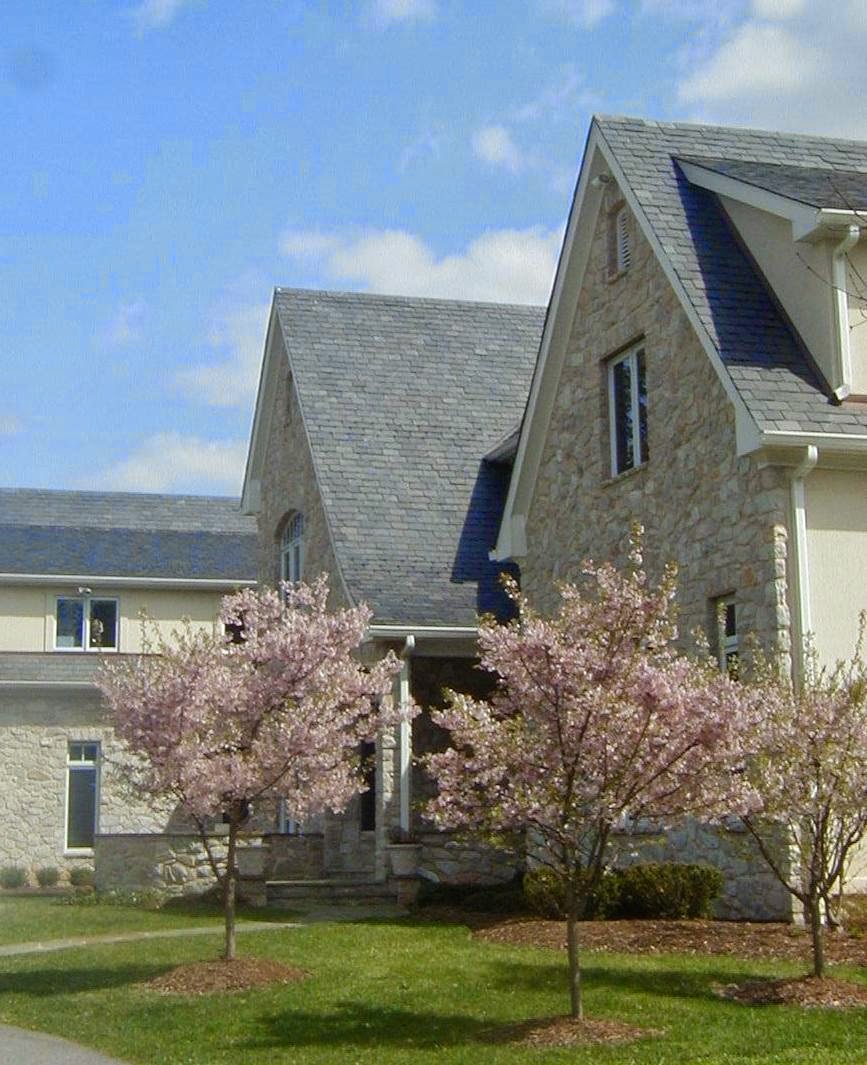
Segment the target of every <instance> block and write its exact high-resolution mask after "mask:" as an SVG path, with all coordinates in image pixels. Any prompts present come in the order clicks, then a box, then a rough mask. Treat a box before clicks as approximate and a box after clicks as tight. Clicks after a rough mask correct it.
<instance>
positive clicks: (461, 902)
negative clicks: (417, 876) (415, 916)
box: [418, 876, 527, 913]
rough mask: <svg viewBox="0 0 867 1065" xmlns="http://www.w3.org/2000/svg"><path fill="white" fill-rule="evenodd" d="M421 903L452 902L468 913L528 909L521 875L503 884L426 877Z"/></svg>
mask: <svg viewBox="0 0 867 1065" xmlns="http://www.w3.org/2000/svg"><path fill="white" fill-rule="evenodd" d="M418 904H419V906H421V907H424V906H448V907H449V908H452V909H456V910H465V911H467V912H468V913H519V912H521V911H522V910H526V908H527V905H526V901H525V899H524V892H523V890H522V887H521V877H520V876H518V877H516V878H515V879H513V880H508V881H505V882H504V883H501V884H484V885H481V884H437V883H433V882H432V881H430V880H422V882H421V887H420V890H419V898H418Z"/></svg>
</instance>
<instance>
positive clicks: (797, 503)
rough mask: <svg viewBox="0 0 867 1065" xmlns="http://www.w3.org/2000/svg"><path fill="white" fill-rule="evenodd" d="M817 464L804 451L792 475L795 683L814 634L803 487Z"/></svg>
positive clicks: (814, 452)
mask: <svg viewBox="0 0 867 1065" xmlns="http://www.w3.org/2000/svg"><path fill="white" fill-rule="evenodd" d="M818 461H819V449H818V448H817V447H816V446H815V444H809V445H808V446H807V447H806V448H804V457H803V459H802V460H801V462H800V463H799V464H798V466H796V467H795V469H794V471H793V472H792V480H791V497H792V527H793V530H794V534H795V536H794V548H795V559H794V562H795V565H794V567H793V574H792V575H793V577H794V588H793V591H794V597H793V598H794V606H795V616H796V626H795V629H796V631H795V638H794V640H793V641H792V669H793V673H794V676H795V679H796V681H797V680H800V679H801V678H803V676H804V670H805V660H804V651H805V642H806V640H807V638H808V637H809V636H810V634H811V633H812V631H813V616H812V612H811V610H810V567H809V556H808V552H807V501H806V493H805V484H804V482H805V481H806V480H807V477H808V476H809V475H810V473H811V472H812V471H813V469H814V468H815V465H816V463H817V462H818Z"/></svg>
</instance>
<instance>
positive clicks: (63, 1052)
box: [0, 1024, 123, 1065]
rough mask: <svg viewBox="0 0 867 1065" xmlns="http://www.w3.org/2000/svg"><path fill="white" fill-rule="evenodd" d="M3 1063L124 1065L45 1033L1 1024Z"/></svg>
mask: <svg viewBox="0 0 867 1065" xmlns="http://www.w3.org/2000/svg"><path fill="white" fill-rule="evenodd" d="M0 1061H2V1062H3V1065H123V1062H121V1061H119V1060H118V1059H117V1058H107V1057H105V1055H104V1054H97V1052H96V1051H95V1050H88V1049H87V1048H86V1047H80V1046H78V1044H77V1043H70V1042H68V1041H67V1040H66V1039H58V1038H57V1036H54V1035H45V1034H44V1033H43V1032H28V1031H25V1030H24V1029H23V1028H12V1027H11V1026H10V1025H8V1024H0Z"/></svg>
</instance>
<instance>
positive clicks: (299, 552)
mask: <svg viewBox="0 0 867 1065" xmlns="http://www.w3.org/2000/svg"><path fill="white" fill-rule="evenodd" d="M303 572H304V515H303V514H293V515H292V517H291V518H290V519H289V520H288V521H287V522H286V528H285V529H284V530H283V539H282V540H281V541H280V579H281V580H284V581H291V582H292V583H293V584H294V583H295V582H297V581H300V580H301V576H302V573H303Z"/></svg>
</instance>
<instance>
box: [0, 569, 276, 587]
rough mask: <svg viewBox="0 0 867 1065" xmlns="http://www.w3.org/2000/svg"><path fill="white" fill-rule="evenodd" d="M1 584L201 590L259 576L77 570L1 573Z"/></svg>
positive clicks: (247, 584)
mask: <svg viewBox="0 0 867 1065" xmlns="http://www.w3.org/2000/svg"><path fill="white" fill-rule="evenodd" d="M0 584H36V585H42V584H50V585H58V584H83V585H86V586H91V585H94V584H101V585H112V586H116V587H118V588H153V589H159V588H167V589H171V588H179V589H187V590H195V589H199V590H201V591H211V590H215V591H216V590H219V589H221V588H254V587H255V586H256V581H255V580H249V579H248V578H240V577H237V578H233V577H201V578H196V577H117V576H111V575H110V574H105V575H103V574H99V575H95V574H92V573H88V574H84V575H82V574H76V573H0Z"/></svg>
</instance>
